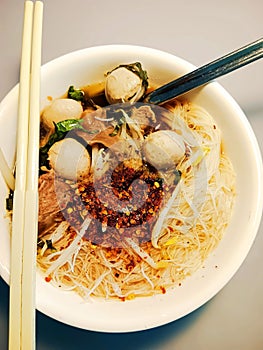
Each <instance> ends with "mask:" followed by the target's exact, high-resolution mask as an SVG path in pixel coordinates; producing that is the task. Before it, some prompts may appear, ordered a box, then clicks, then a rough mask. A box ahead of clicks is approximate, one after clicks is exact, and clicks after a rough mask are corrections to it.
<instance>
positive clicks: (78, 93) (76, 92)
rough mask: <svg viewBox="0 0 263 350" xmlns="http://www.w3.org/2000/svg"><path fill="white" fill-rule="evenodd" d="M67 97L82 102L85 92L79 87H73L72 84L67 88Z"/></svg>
mask: <svg viewBox="0 0 263 350" xmlns="http://www.w3.org/2000/svg"><path fill="white" fill-rule="evenodd" d="M68 98H71V99H72V100H76V101H80V102H84V99H85V94H84V92H83V91H82V90H80V89H75V88H74V86H73V85H71V86H70V87H69V89H68Z"/></svg>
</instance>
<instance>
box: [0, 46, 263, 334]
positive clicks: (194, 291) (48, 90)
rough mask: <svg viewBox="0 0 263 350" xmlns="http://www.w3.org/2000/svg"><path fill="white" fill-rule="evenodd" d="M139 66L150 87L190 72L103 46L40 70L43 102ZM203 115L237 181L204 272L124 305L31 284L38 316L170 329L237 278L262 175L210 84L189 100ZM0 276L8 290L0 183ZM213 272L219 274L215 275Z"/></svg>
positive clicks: (247, 131)
mask: <svg viewBox="0 0 263 350" xmlns="http://www.w3.org/2000/svg"><path fill="white" fill-rule="evenodd" d="M134 61H140V62H141V63H142V64H143V67H144V69H146V70H147V71H148V73H149V77H150V80H151V81H153V82H154V83H156V84H158V85H160V84H163V83H166V82H168V81H170V80H172V79H174V78H176V77H178V76H179V75H182V74H184V73H186V72H188V71H190V70H193V68H194V66H193V65H191V64H190V63H188V62H186V61H184V60H182V59H180V58H178V57H175V56H173V55H171V54H168V53H165V52H161V51H158V50H154V49H150V48H145V47H138V46H128V45H109V46H100V47H92V48H88V49H84V50H80V51H76V52H73V53H70V54H67V55H65V56H62V57H60V58H57V59H55V60H53V61H51V62H49V63H47V64H45V65H44V66H43V67H42V70H41V74H42V79H41V96H42V97H41V99H42V102H43V103H46V101H47V100H46V97H47V96H48V95H51V96H54V97H57V96H60V95H62V94H63V93H64V92H65V91H66V90H67V88H68V86H69V85H75V86H83V85H87V84H88V83H92V82H99V81H102V80H103V79H104V73H105V72H107V71H108V70H109V69H111V68H112V67H115V66H116V65H118V64H120V63H130V62H134ZM188 97H189V98H190V99H191V100H193V101H195V102H196V103H198V104H200V105H201V106H203V107H204V108H206V109H207V111H208V112H210V113H211V114H212V116H213V117H214V118H215V120H216V122H217V124H218V125H219V127H220V128H221V130H222V133H223V139H224V145H225V148H226V151H227V153H228V155H229V156H230V158H231V160H232V163H233V165H234V168H235V171H236V173H237V187H236V190H237V197H236V204H235V208H234V213H233V216H232V219H231V222H230V225H229V227H228V228H227V231H226V233H225V236H224V238H223V239H222V241H221V242H220V244H219V246H218V248H217V249H216V250H215V251H214V252H213V253H212V254H211V256H210V257H209V259H208V260H207V261H206V263H205V268H202V269H201V270H198V271H197V272H196V273H195V274H193V275H192V276H191V277H189V278H187V279H186V280H185V281H184V283H183V284H182V286H181V287H178V288H176V289H175V290H170V291H168V292H167V293H166V294H164V295H156V296H154V297H146V298H138V299H134V300H131V301H127V302H120V301H99V300H96V299H93V300H92V301H88V302H84V301H83V300H82V299H81V298H80V297H79V296H78V295H76V294H74V293H72V292H63V291H60V290H58V289H57V288H55V287H53V286H52V285H51V284H50V283H46V282H45V281H43V279H42V278H41V277H40V275H38V276H37V295H36V302H37V309H38V310H39V311H41V312H43V313H45V314H46V315H48V316H50V317H52V318H55V319H57V320H59V321H61V322H64V323H66V324H69V325H73V326H76V327H79V328H83V329H88V330H95V331H105V332H127V331H137V330H144V329H149V328H153V327H156V326H160V325H163V324H166V323H168V322H171V321H174V320H176V319H178V318H180V317H182V316H184V315H186V314H188V313H190V312H191V311H193V310H195V309H197V308H198V307H199V306H201V305H203V304H204V303H205V302H207V301H208V300H209V299H211V298H212V297H213V296H214V295H215V294H216V293H218V292H219V291H220V290H221V288H223V287H224V286H225V285H226V283H227V282H228V281H229V280H230V279H231V277H232V276H233V275H234V274H235V272H236V271H237V270H238V268H239V267H240V265H241V264H242V262H243V261H244V259H245V258H246V256H247V254H248V252H249V249H250V248H251V245H252V243H253V241H254V239H255V236H256V233H257V230H258V226H259V222H260V218H261V213H262V206H263V188H262V187H263V186H262V181H263V173H262V162H261V155H260V151H259V147H258V144H257V141H256V138H255V136H254V133H253V131H252V129H251V127H250V124H249V122H248V121H247V119H246V116H245V115H244V113H243V112H242V110H241V109H240V107H239V106H238V105H237V103H236V102H235V101H234V100H233V98H232V97H231V96H230V95H229V94H228V93H227V92H226V91H225V90H224V89H223V88H222V87H221V86H220V85H219V84H218V83H215V82H213V83H210V84H208V85H206V86H205V87H202V88H199V89H196V90H195V91H194V92H191V93H190V94H189V96H188ZM17 100H18V86H16V87H15V88H14V89H13V90H12V91H11V92H10V93H9V94H8V95H7V96H6V98H5V99H4V100H3V101H2V103H1V105H0V147H1V148H2V150H3V151H4V154H5V155H6V157H7V159H8V161H9V163H10V164H12V162H13V159H14V151H15V135H16V115H17ZM0 195H1V198H2V200H1V203H0V211H1V218H0V229H1V244H0V274H1V276H2V277H3V279H4V280H5V281H6V282H7V283H8V282H9V266H10V262H9V260H10V238H9V222H8V220H7V219H5V218H4V214H5V201H4V198H5V197H6V195H7V188H6V185H5V183H4V181H3V180H2V177H1V178H0ZM215 265H216V266H218V268H217V269H215Z"/></svg>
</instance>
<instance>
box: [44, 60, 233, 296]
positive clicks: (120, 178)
mask: <svg viewBox="0 0 263 350" xmlns="http://www.w3.org/2000/svg"><path fill="white" fill-rule="evenodd" d="M123 66H124V65H121V67H122V68H123ZM129 66H130V64H129ZM120 79H123V77H121V78H120ZM87 83H89V82H87ZM147 83H148V81H147ZM150 89H151V87H150V88H149V86H148V84H147V88H146V89H145V92H144V93H143V94H142V96H139V98H138V100H136V101H131V102H130V101H125V100H123V101H119V100H116V101H113V104H109V101H107V81H106V84H105V81H103V82H100V83H99V84H96V85H91V86H86V87H84V88H79V87H77V88H76V87H74V86H70V87H69V89H68V91H67V93H66V94H65V95H63V97H62V98H54V99H51V101H50V104H49V105H48V106H47V107H45V109H44V110H43V112H42V116H41V148H40V177H39V203H40V210H39V240H38V255H37V261H38V266H39V268H40V270H41V271H42V273H43V275H44V277H45V280H46V282H50V283H52V284H54V285H56V286H57V287H58V288H60V289H63V290H73V291H75V292H77V293H78V294H80V295H81V296H82V297H83V298H85V299H86V298H88V297H90V296H96V297H102V298H107V299H110V298H115V299H116V298H117V299H120V300H131V299H134V298H136V297H142V296H151V295H154V294H158V293H166V290H167V289H168V288H170V287H179V286H180V285H181V284H182V283H183V280H184V279H185V278H186V277H187V276H190V275H192V274H193V273H194V272H195V271H196V270H197V269H199V268H201V266H202V265H203V263H204V261H205V259H206V258H207V257H208V256H209V254H210V253H211V252H212V251H213V250H214V248H215V247H216V246H217V245H218V243H219V242H220V240H221V238H222V237H223V235H224V231H225V229H226V227H227V225H228V223H229V221H230V218H231V213H232V208H233V205H234V201H235V172H234V169H233V166H232V164H231V161H230V159H229V157H228V155H227V154H226V153H225V151H224V149H223V147H222V142H223V141H222V136H221V131H220V128H219V127H218V125H217V123H216V122H215V120H214V119H213V116H211V115H210V114H209V113H208V112H207V111H206V110H205V109H204V108H202V107H201V106H199V105H198V104H196V103H193V102H191V101H190V100H188V99H180V100H179V99H178V100H174V101H172V102H169V103H167V104H165V105H163V106H162V107H159V106H154V105H149V104H146V103H143V96H144V95H145V93H147V92H148V91H149V90H150ZM125 93H126V94H127V91H125ZM108 94H109V92H108ZM112 95H113V94H112ZM112 95H111V97H110V99H111V100H112V99H113V97H112ZM135 95H136V93H135ZM118 98H119V97H118ZM108 100H109V98H108ZM114 102H117V103H114ZM120 102H123V103H120ZM65 115H67V118H65Z"/></svg>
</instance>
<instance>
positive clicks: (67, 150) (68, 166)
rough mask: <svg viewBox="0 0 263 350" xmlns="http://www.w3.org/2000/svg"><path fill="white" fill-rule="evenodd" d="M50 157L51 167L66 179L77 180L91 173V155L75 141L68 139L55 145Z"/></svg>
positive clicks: (51, 149)
mask: <svg viewBox="0 0 263 350" xmlns="http://www.w3.org/2000/svg"><path fill="white" fill-rule="evenodd" d="M48 156H49V162H50V165H51V167H52V168H53V169H54V170H55V172H56V173H57V174H58V175H60V176H62V177H64V178H66V179H70V180H76V179H78V178H83V177H85V176H86V175H88V173H89V170H90V163H91V159H90V155H89V153H88V151H87V150H86V148H85V147H84V146H83V145H82V144H81V143H79V142H78V141H76V140H74V139H71V138H66V139H63V140H61V141H59V142H56V143H54V145H53V146H52V147H51V148H50V150H49V152H48Z"/></svg>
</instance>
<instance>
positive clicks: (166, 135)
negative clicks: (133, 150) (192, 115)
mask: <svg viewBox="0 0 263 350" xmlns="http://www.w3.org/2000/svg"><path fill="white" fill-rule="evenodd" d="M142 148H143V155H144V157H145V159H146V160H147V161H148V162H149V163H150V164H151V165H153V166H155V167H156V168H157V169H165V168H170V167H173V166H175V165H176V164H178V162H179V161H180V160H181V159H182V157H183V156H184V154H185V144H184V141H183V138H182V137H181V136H180V135H178V134H177V133H176V132H175V131H172V130H160V131H156V132H154V133H152V134H150V135H149V136H148V137H147V138H146V139H145V141H144V143H143V146H142Z"/></svg>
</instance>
